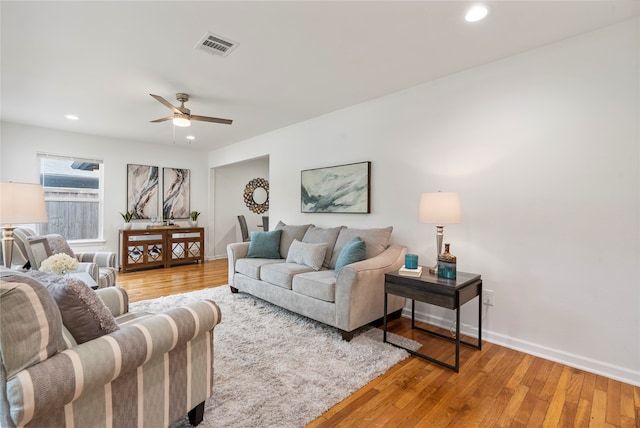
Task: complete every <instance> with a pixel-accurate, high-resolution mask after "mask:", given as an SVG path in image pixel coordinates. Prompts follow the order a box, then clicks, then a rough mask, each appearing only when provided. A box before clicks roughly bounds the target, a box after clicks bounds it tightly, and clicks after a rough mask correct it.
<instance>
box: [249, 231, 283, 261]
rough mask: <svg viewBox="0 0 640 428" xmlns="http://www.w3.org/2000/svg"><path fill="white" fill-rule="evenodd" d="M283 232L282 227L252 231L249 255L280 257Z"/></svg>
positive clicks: (262, 257)
mask: <svg viewBox="0 0 640 428" xmlns="http://www.w3.org/2000/svg"><path fill="white" fill-rule="evenodd" d="M281 234H282V230H281V229H277V230H272V231H271V232H251V241H249V252H248V253H247V257H251V258H259V259H279V258H280V235H281Z"/></svg>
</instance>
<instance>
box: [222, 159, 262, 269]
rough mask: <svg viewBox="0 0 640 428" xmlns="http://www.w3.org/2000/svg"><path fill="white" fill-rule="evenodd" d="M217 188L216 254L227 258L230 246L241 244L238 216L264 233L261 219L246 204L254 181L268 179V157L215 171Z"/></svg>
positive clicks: (250, 228)
mask: <svg viewBox="0 0 640 428" xmlns="http://www.w3.org/2000/svg"><path fill="white" fill-rule="evenodd" d="M213 174H214V180H215V186H214V188H213V189H214V190H213V192H212V195H211V198H213V201H214V204H213V205H214V209H213V213H214V241H215V243H214V255H215V257H216V258H226V257H227V244H230V243H232V242H240V241H242V234H241V232H240V226H239V224H238V216H239V215H244V216H245V219H246V220H247V228H248V229H249V233H251V231H262V230H263V229H262V228H260V227H258V225H262V216H263V215H269V212H268V211H267V212H265V213H264V214H255V213H253V212H251V211H249V208H247V205H246V204H245V203H244V188H245V186H246V185H247V183H248V182H249V181H251V180H253V179H254V178H264V179H266V180H269V158H267V157H263V158H260V159H253V160H250V161H246V162H240V163H236V164H232V165H227V166H221V167H219V168H216V169H215V170H213Z"/></svg>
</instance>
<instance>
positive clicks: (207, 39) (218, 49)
mask: <svg viewBox="0 0 640 428" xmlns="http://www.w3.org/2000/svg"><path fill="white" fill-rule="evenodd" d="M236 47H238V43H236V42H234V41H231V40H229V39H224V38H222V37H221V36H217V35H215V34H213V33H205V35H204V36H202V38H201V39H200V41H199V42H198V44H197V45H196V47H195V48H196V49H199V50H201V51H204V52H207V53H210V54H211V55H217V56H227V55H229V54H230V53H231V51H232V50H234V49H235V48H236Z"/></svg>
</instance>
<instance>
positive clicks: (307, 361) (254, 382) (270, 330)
mask: <svg viewBox="0 0 640 428" xmlns="http://www.w3.org/2000/svg"><path fill="white" fill-rule="evenodd" d="M201 299H211V300H213V301H214V302H216V303H217V304H218V305H219V306H220V310H221V312H222V321H221V322H220V324H218V325H217V326H216V327H215V329H214V355H213V360H214V385H213V396H212V397H211V398H209V399H208V400H207V402H206V405H205V412H204V420H203V421H202V423H201V424H200V425H199V427H204V428H213V427H215V428H220V427H234V428H240V427H251V428H255V427H278V428H288V427H302V426H304V425H305V424H307V423H309V422H311V421H313V420H314V419H316V418H317V417H318V416H320V415H322V414H323V413H324V412H325V411H327V410H328V409H330V408H331V407H332V406H334V405H335V404H337V403H339V402H340V401H342V400H343V399H345V398H346V397H348V396H349V395H351V394H352V393H354V392H355V391H357V390H358V389H360V388H361V387H362V386H364V385H366V384H367V383H369V382H370V381H371V380H373V379H374V378H376V377H377V376H379V375H381V374H383V373H385V372H386V371H387V370H388V369H389V368H390V367H392V366H393V365H394V364H396V363H398V362H399V361H402V360H403V359H405V358H407V357H408V356H409V354H408V353H407V352H406V351H404V350H402V349H399V348H396V347H394V346H393V345H390V344H389V343H382V330H380V329H377V328H372V327H368V326H365V327H362V328H361V329H359V330H358V331H357V332H356V335H355V337H354V338H353V339H352V340H351V342H345V341H344V340H342V337H341V335H340V333H338V331H337V330H336V329H335V328H333V327H329V326H326V325H324V324H321V323H318V322H316V321H313V320H311V319H308V318H305V317H302V316H300V315H297V314H294V313H292V312H289V311H286V310H284V309H281V308H279V307H278V306H275V305H272V304H270V303H268V302H265V301H263V300H260V299H258V298H255V297H253V296H250V295H247V294H243V293H237V294H233V293H231V290H230V289H229V286H221V287H214V288H209V289H205V290H199V291H194V292H191V293H183V294H177V295H171V296H166V297H160V298H158V299H152V300H145V301H142V302H136V303H131V304H130V305H129V311H130V312H140V311H147V312H155V313H159V312H162V311H164V310H166V309H170V308H173V307H177V306H181V305H183V304H185V303H188V302H192V301H196V300H201ZM389 334H390V335H391V333H389ZM391 340H393V341H394V343H398V344H402V345H403V346H406V347H408V348H410V349H418V348H419V346H420V345H419V344H418V343H417V342H414V341H412V340H409V339H404V338H402V337H400V336H397V335H393V337H392V338H391ZM189 426H191V425H190V424H189V422H188V419H187V418H186V417H185V418H182V419H181V420H179V421H177V422H176V423H174V424H173V425H172V428H177V427H189Z"/></svg>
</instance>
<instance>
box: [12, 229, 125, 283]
mask: <svg viewBox="0 0 640 428" xmlns="http://www.w3.org/2000/svg"><path fill="white" fill-rule="evenodd" d="M36 237H38V235H37V234H36V232H34V231H33V230H32V229H29V228H28V227H16V228H15V230H14V231H13V257H12V260H11V265H12V266H23V265H24V264H26V263H27V262H30V264H31V265H32V266H33V265H34V263H33V261H32V258H33V256H32V254H31V251H30V247H29V245H28V241H29V239H33V238H36ZM47 239H48V240H49V245H50V247H51V253H52V254H57V253H59V252H65V253H67V254H69V255H70V256H71V257H75V258H76V259H78V262H80V266H79V267H78V271H79V272H87V273H88V274H89V275H91V277H92V278H93V280H94V281H95V282H96V284H97V285H98V288H105V287H113V286H114V285H116V272H117V265H116V253H112V252H89V253H74V252H73V250H72V249H71V247H70V246H69V244H67V242H66V240H65V239H64V238H63V237H61V236H60V235H47ZM54 239H57V240H58V241H62V242H61V243H60V244H58V245H52V242H54V241H53V240H54ZM61 247H62V248H61Z"/></svg>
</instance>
